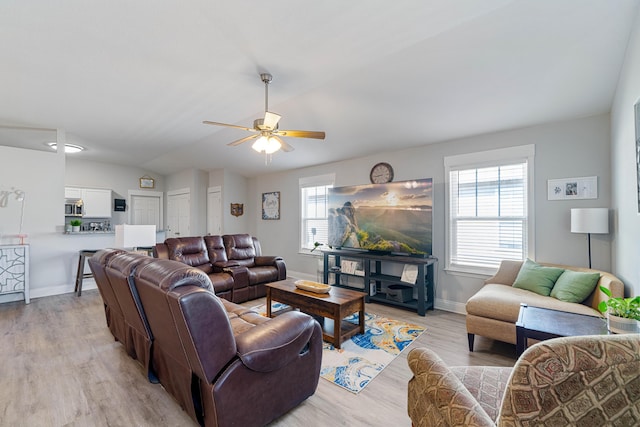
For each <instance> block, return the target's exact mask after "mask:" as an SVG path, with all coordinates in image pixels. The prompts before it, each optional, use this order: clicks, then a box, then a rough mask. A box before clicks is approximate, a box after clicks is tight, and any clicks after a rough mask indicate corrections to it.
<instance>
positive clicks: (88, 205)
mask: <svg viewBox="0 0 640 427" xmlns="http://www.w3.org/2000/svg"><path fill="white" fill-rule="evenodd" d="M82 203H83V206H84V217H85V218H111V190H103V189H99V188H83V189H82Z"/></svg>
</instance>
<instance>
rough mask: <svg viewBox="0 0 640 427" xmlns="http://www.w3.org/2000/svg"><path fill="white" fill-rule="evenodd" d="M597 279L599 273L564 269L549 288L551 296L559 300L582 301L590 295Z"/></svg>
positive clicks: (598, 278)
mask: <svg viewBox="0 0 640 427" xmlns="http://www.w3.org/2000/svg"><path fill="white" fill-rule="evenodd" d="M598 280H600V273H583V272H581V271H571V270H565V271H564V273H562V274H561V275H560V277H559V278H558V280H557V281H556V284H555V285H554V287H553V289H552V290H551V296H552V297H554V298H557V299H559V300H560V301H566V302H582V301H584V300H586V299H587V297H588V296H589V295H591V293H592V292H593V290H594V289H595V287H596V284H597V283H598Z"/></svg>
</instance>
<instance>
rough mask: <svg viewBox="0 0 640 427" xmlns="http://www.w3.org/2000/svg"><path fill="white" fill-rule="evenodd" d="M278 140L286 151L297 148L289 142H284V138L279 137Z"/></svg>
mask: <svg viewBox="0 0 640 427" xmlns="http://www.w3.org/2000/svg"><path fill="white" fill-rule="evenodd" d="M275 138H278V137H277V136H276V137H275ZM278 140H279V141H280V144H281V145H282V146H281V147H280V149H281V150H282V151H285V152H287V153H288V152H289V151H293V150H295V148H293V147H292V146H291V145H289V144H287V143H286V142H284V141H283V140H282V139H280V138H278Z"/></svg>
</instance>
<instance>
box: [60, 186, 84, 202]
mask: <svg viewBox="0 0 640 427" xmlns="http://www.w3.org/2000/svg"><path fill="white" fill-rule="evenodd" d="M64 198H65V199H82V188H76V187H65V188H64Z"/></svg>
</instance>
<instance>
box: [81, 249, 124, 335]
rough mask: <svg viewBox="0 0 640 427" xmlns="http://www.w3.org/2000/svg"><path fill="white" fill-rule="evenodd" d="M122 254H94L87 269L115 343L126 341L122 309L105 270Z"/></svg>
mask: <svg viewBox="0 0 640 427" xmlns="http://www.w3.org/2000/svg"><path fill="white" fill-rule="evenodd" d="M123 252H124V250H118V249H106V250H101V251H98V252H96V253H95V254H94V255H93V256H92V257H90V258H89V268H90V269H91V272H92V273H93V277H94V279H95V281H96V285H97V287H98V292H100V296H101V297H102V302H103V303H104V315H105V317H106V320H107V326H108V327H109V331H111V335H113V337H114V338H115V339H116V341H120V342H121V343H124V342H125V341H126V332H125V330H126V326H125V321H124V314H122V308H121V307H120V303H118V299H117V298H116V294H115V292H114V290H113V287H112V286H111V283H110V282H109V279H107V275H106V273H105V268H106V265H107V262H108V261H109V260H110V259H111V257H113V256H115V255H117V254H119V253H123Z"/></svg>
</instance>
